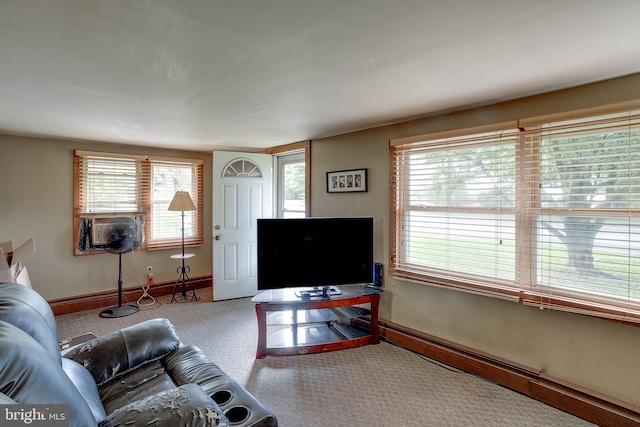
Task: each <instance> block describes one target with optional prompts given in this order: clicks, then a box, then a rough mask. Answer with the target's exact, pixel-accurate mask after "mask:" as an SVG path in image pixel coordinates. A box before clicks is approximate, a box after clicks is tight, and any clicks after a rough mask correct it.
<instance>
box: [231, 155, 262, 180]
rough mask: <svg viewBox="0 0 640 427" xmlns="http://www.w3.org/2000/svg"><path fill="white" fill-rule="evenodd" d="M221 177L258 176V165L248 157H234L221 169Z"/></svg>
mask: <svg viewBox="0 0 640 427" xmlns="http://www.w3.org/2000/svg"><path fill="white" fill-rule="evenodd" d="M222 177H223V178H260V177H262V171H261V170H260V167H259V166H258V165H256V164H255V163H254V162H253V161H251V160H249V159H234V160H232V161H230V162H229V164H228V165H227V166H225V168H224V170H223V171H222Z"/></svg>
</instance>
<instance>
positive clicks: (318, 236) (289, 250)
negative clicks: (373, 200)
mask: <svg viewBox="0 0 640 427" xmlns="http://www.w3.org/2000/svg"><path fill="white" fill-rule="evenodd" d="M373 268H374V261H373V218H370V217H340V218H292V219H281V218H279V219H275V218H274V219H259V220H258V289H259V290H264V289H280V288H290V287H311V288H325V287H335V286H337V285H346V284H354V283H362V284H370V283H372V282H373Z"/></svg>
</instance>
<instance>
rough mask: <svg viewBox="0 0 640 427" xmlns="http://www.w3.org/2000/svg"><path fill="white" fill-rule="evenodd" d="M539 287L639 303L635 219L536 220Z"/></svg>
mask: <svg viewBox="0 0 640 427" xmlns="http://www.w3.org/2000/svg"><path fill="white" fill-rule="evenodd" d="M539 228H540V235H539V239H538V276H539V279H538V281H539V283H541V284H542V285H544V286H548V285H554V286H557V287H561V288H565V289H573V290H581V291H587V292H590V293H595V294H600V295H609V296H614V297H622V298H625V299H628V298H631V299H635V300H640V286H637V284H638V283H640V218H605V217H592V216H578V215H571V216H568V215H567V216H565V215H562V216H559V215H558V216H552V215H541V216H540V220H539Z"/></svg>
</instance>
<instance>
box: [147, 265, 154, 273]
mask: <svg viewBox="0 0 640 427" xmlns="http://www.w3.org/2000/svg"><path fill="white" fill-rule="evenodd" d="M152 274H153V271H152V269H151V266H150V265H147V276H151V275H152Z"/></svg>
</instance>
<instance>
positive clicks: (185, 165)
mask: <svg viewBox="0 0 640 427" xmlns="http://www.w3.org/2000/svg"><path fill="white" fill-rule="evenodd" d="M202 175H203V162H202V161H201V160H197V159H170V158H160V157H149V156H137V155H129V154H117V153H100V152H89V151H81V150H77V151H76V152H75V156H74V242H76V244H75V245H76V248H75V253H76V254H80V253H87V252H89V253H90V252H91V250H94V248H92V247H91V243H90V241H89V243H87V242H88V240H87V238H86V236H87V233H88V232H87V230H86V228H87V227H88V224H89V222H90V220H91V219H92V218H95V217H101V218H105V217H118V216H135V217H137V218H138V219H139V220H140V221H141V223H144V243H143V245H144V247H145V248H146V249H157V248H164V247H175V246H179V245H180V244H181V238H182V230H181V213H180V212H171V211H168V210H167V208H168V206H169V203H170V202H171V199H172V198H173V195H174V194H175V192H176V191H188V192H189V194H190V195H191V198H192V200H193V201H194V204H195V205H196V207H197V210H196V211H190V212H185V244H186V245H201V244H202V240H203V238H202V234H203V232H202V229H203V226H202V215H203V210H202V193H203V188H202V186H203V181H202V179H203V178H202ZM78 242H79V243H78ZM87 245H89V246H87ZM79 247H82V250H79ZM95 250H100V248H95Z"/></svg>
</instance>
